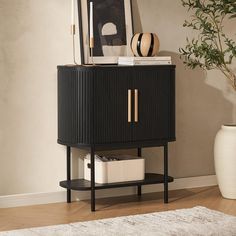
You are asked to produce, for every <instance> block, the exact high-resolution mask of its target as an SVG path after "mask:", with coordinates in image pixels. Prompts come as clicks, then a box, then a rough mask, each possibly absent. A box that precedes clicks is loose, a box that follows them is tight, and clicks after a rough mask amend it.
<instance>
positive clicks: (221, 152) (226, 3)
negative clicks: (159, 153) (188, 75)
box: [180, 0, 236, 199]
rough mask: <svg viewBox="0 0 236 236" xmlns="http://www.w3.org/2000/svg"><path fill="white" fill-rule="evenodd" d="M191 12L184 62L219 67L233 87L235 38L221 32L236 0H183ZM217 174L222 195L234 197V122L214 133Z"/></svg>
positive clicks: (235, 11)
mask: <svg viewBox="0 0 236 236" xmlns="http://www.w3.org/2000/svg"><path fill="white" fill-rule="evenodd" d="M182 4H183V6H184V7H187V8H188V10H189V11H192V12H193V15H192V16H191V19H190V20H189V21H187V20H186V21H185V22H184V25H183V26H184V27H189V28H191V29H193V30H195V31H197V32H198V37H197V38H193V39H191V40H190V39H188V38H187V42H186V46H185V48H180V53H181V56H182V57H183V58H184V63H185V64H186V65H187V66H188V67H190V68H191V69H194V68H196V67H200V68H202V69H204V70H213V69H214V70H215V69H216V70H219V72H220V73H222V75H223V77H225V78H226V79H227V80H228V82H229V83H230V85H231V86H232V88H233V89H234V90H236V74H235V73H234V71H233V70H232V68H231V65H232V62H233V59H235V58H236V42H235V41H234V40H233V39H231V38H229V37H228V36H227V35H226V34H225V33H224V23H225V20H226V19H233V18H236V1H235V0H182ZM214 160H215V170H216V176H217V180H218V184H219V188H220V191H221V193H222V195H223V197H225V198H231V199H236V126H235V125H223V126H222V127H221V130H220V131H219V132H218V133H217V135H216V139H215V146H214Z"/></svg>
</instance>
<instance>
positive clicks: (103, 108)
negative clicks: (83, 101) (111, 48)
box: [94, 67, 132, 144]
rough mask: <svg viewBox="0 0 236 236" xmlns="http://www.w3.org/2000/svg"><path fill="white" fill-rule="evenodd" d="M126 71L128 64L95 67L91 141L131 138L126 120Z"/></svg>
mask: <svg viewBox="0 0 236 236" xmlns="http://www.w3.org/2000/svg"><path fill="white" fill-rule="evenodd" d="M130 72H132V68H131V71H130ZM130 72H129V68H118V67H105V68H103V70H100V69H99V68H98V69H97V70H96V71H95V72H94V98H95V99H94V142H95V143H97V144H99V143H123V142H129V141H132V125H131V123H129V122H128V90H129V89H130V88H131V86H132V76H130V74H132V73H130Z"/></svg>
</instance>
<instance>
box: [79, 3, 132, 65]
mask: <svg viewBox="0 0 236 236" xmlns="http://www.w3.org/2000/svg"><path fill="white" fill-rule="evenodd" d="M90 2H92V3H93V21H92V22H93V34H94V48H93V59H91V51H90V48H89V41H90V38H89V31H90V29H89V28H90V16H89V14H90ZM78 9H79V32H80V49H81V50H80V51H81V63H82V64H91V63H95V64H117V62H118V57H119V56H131V55H132V52H131V48H130V41H131V38H132V36H133V24H132V10H131V2H130V0H78Z"/></svg>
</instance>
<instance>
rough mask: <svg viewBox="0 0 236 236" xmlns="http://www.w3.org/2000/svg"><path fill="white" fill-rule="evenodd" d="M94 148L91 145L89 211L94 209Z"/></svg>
mask: <svg viewBox="0 0 236 236" xmlns="http://www.w3.org/2000/svg"><path fill="white" fill-rule="evenodd" d="M94 155H95V153H94V148H93V147H91V211H95V165H94Z"/></svg>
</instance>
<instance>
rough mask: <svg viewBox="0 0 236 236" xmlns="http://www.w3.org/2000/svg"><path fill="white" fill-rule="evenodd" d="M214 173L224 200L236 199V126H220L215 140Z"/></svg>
mask: <svg viewBox="0 0 236 236" xmlns="http://www.w3.org/2000/svg"><path fill="white" fill-rule="evenodd" d="M214 160H215V171H216V177H217V181H218V185H219V189H220V191H221V194H222V196H223V197H224V198H229V199H236V125H222V127H221V129H220V130H219V131H218V133H217V135H216V138H215V145H214Z"/></svg>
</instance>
